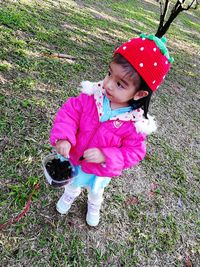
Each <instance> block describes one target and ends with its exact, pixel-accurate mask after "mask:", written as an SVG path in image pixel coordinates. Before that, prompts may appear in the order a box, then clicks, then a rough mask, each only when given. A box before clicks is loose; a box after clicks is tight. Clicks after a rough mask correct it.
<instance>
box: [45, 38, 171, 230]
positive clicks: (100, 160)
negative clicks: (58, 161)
mask: <svg viewBox="0 0 200 267" xmlns="http://www.w3.org/2000/svg"><path fill="white" fill-rule="evenodd" d="M165 42H166V39H165V38H162V39H158V38H157V37H155V36H154V35H149V36H147V35H145V34H142V35H141V36H140V37H139V38H133V39H131V40H129V41H128V42H126V43H124V44H123V45H122V46H120V47H119V48H117V49H116V50H115V52H114V56H113V60H112V61H111V63H110V65H109V69H108V73H107V75H106V77H105V78H104V80H103V81H100V82H98V83H91V82H88V81H86V82H82V84H81V85H82V93H81V94H80V95H79V96H77V97H71V98H70V99H69V100H68V101H67V102H66V103H64V105H63V106H62V107H61V109H60V110H59V111H58V113H57V115H56V118H55V121H54V124H53V128H52V131H51V135H50V140H51V144H52V145H53V146H55V147H56V150H57V152H58V153H59V154H61V155H62V156H64V157H69V158H70V161H71V163H72V164H73V165H74V166H75V168H76V170H77V173H78V174H77V176H76V177H74V178H73V180H72V182H70V184H68V185H67V186H65V191H64V194H63V195H62V196H61V198H60V199H59V201H58V203H57V205H56V208H57V210H58V212H60V213H61V214H66V213H67V212H68V210H69V209H70V207H71V205H72V203H73V202H74V200H75V198H76V197H77V196H78V195H79V194H80V192H81V188H83V187H86V188H87V189H88V210H87V216H86V221H87V224H88V225H90V226H97V225H98V223H99V218H100V207H101V204H102V201H103V192H104V188H105V187H106V186H107V185H108V184H109V182H110V180H111V178H112V177H113V176H118V175H120V174H121V173H122V171H123V170H124V169H127V168H131V167H133V166H134V165H136V164H138V163H139V162H140V161H141V160H142V159H143V158H144V156H145V152H146V149H145V138H146V135H148V134H150V133H151V132H153V131H155V130H156V125H155V122H154V120H153V118H152V117H151V116H149V115H148V116H147V113H148V107H149V102H150V98H151V95H152V92H153V91H155V90H156V89H157V88H158V87H159V85H160V84H161V83H162V81H163V80H164V78H165V75H166V74H167V72H168V71H169V68H170V63H171V62H172V61H173V59H172V58H170V57H169V53H168V50H167V48H166V47H165Z"/></svg>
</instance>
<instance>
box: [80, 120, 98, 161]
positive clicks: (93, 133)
mask: <svg viewBox="0 0 200 267" xmlns="http://www.w3.org/2000/svg"><path fill="white" fill-rule="evenodd" d="M100 126H101V123H99V125H98V126H97V127H95V128H94V130H93V132H92V134H91V136H90V138H89V141H88V142H87V145H86V146H85V147H84V149H83V151H85V148H86V147H87V146H88V144H89V143H90V141H91V140H92V138H93V137H94V135H95V133H96V132H97V130H98V129H99V128H100ZM79 160H80V161H82V160H84V157H83V156H81V157H80V158H79Z"/></svg>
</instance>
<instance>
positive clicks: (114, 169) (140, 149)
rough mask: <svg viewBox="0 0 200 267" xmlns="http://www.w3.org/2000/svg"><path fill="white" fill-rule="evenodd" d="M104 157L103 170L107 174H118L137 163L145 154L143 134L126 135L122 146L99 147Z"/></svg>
mask: <svg viewBox="0 0 200 267" xmlns="http://www.w3.org/2000/svg"><path fill="white" fill-rule="evenodd" d="M101 151H102V153H103V154H104V156H105V158H106V162H105V172H106V173H107V176H111V175H112V176H114V175H120V174H121V172H122V170H124V169H127V168H130V167H133V166H134V165H136V164H138V163H139V162H140V161H141V160H142V159H143V158H144V156H145V154H146V145H145V135H143V134H134V135H131V134H130V135H129V136H126V137H125V138H124V139H123V141H122V146H121V147H120V148H117V147H106V148H101Z"/></svg>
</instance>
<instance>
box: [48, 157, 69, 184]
mask: <svg viewBox="0 0 200 267" xmlns="http://www.w3.org/2000/svg"><path fill="white" fill-rule="evenodd" d="M46 169H47V172H48V173H49V175H50V176H51V178H52V179H54V180H56V181H64V180H67V179H70V178H71V175H72V167H71V165H70V163H69V162H68V161H60V159H53V160H51V161H49V162H47V164H46Z"/></svg>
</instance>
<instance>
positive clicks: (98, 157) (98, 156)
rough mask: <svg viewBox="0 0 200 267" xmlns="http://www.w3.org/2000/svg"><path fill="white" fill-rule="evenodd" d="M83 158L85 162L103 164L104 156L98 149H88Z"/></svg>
mask: <svg viewBox="0 0 200 267" xmlns="http://www.w3.org/2000/svg"><path fill="white" fill-rule="evenodd" d="M83 157H84V159H85V160H86V161H87V162H94V163H104V162H105V157H104V154H103V153H102V152H101V150H100V149H98V148H89V149H87V150H85V151H84V154H83Z"/></svg>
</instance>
